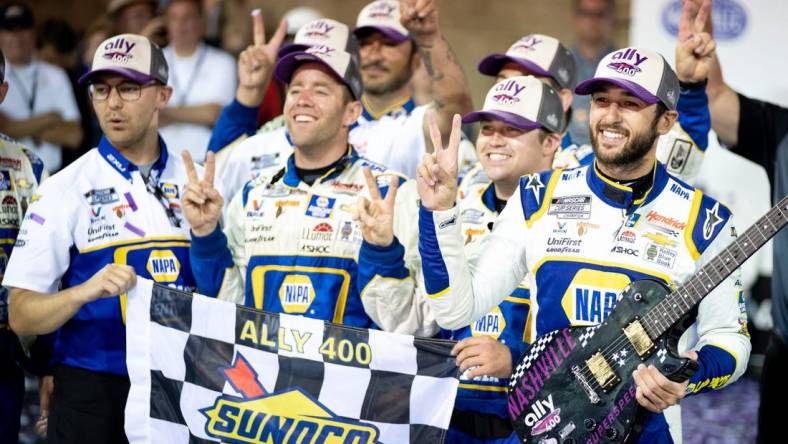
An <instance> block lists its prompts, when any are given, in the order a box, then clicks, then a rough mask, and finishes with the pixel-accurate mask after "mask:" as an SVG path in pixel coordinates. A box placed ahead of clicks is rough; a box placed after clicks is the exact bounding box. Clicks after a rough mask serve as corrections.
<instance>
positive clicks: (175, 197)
mask: <svg viewBox="0 0 788 444" xmlns="http://www.w3.org/2000/svg"><path fill="white" fill-rule="evenodd" d="M167 76H168V68H167V62H166V61H165V59H164V55H163V54H162V51H161V49H160V48H159V47H158V46H156V45H155V44H153V43H151V42H150V41H149V40H148V39H147V38H145V37H142V36H139V35H134V34H121V35H118V36H115V37H112V38H110V39H107V40H105V41H104V42H102V43H101V44H100V45H99V47H98V49H97V50H96V54H95V56H94V58H93V65H92V69H91V71H90V72H88V73H87V74H85V75H84V76H83V77H82V78H81V79H80V81H81V82H87V83H89V84H90V88H89V91H90V95H91V99H92V102H93V108H94V110H95V112H96V115H97V117H98V120H99V123H100V125H101V129H102V131H103V133H104V136H103V137H102V138H101V140H100V142H99V145H98V147H97V148H94V149H93V150H91V151H89V152H88V153H86V154H85V155H83V156H82V157H80V158H79V159H77V160H76V161H75V162H73V163H72V164H70V165H69V166H68V167H67V168H65V169H63V170H62V171H61V172H59V173H57V174H56V175H54V176H52V177H51V178H50V179H48V180H47V182H45V183H44V185H45V186H43V187H41V188H39V196H37V198H34V199H33V200H34V203H33V204H32V205H31V206H30V208H29V210H28V212H27V213H26V215H25V218H24V221H23V222H22V226H21V229H20V235H19V237H18V239H17V241H16V246H15V248H14V251H13V253H12V254H11V258H10V260H9V263H8V268H7V269H6V274H5V278H4V281H3V285H4V286H6V287H8V288H9V290H10V300H9V323H10V325H11V328H12V329H13V330H14V332H16V333H17V334H18V335H20V336H21V335H35V334H45V333H50V332H53V331H57V334H56V341H55V345H54V356H53V362H54V364H55V369H54V386H55V391H54V399H53V401H52V404H53V408H52V412H51V414H50V416H49V428H48V435H49V436H48V438H49V442H57V443H66V442H80V443H92V442H95V443H109V442H112V443H117V442H125V441H126V437H125V434H124V431H123V413H124V407H125V404H126V397H127V395H128V390H129V379H128V373H127V370H126V359H125V358H126V346H125V344H126V333H125V328H124V325H123V321H124V314H125V310H124V308H125V293H126V291H127V290H128V289H130V288H131V287H133V286H134V283H135V281H136V276H137V275H139V276H141V277H145V278H148V279H152V280H154V281H156V282H159V283H162V284H166V285H170V286H174V287H178V288H182V289H187V290H190V289H193V283H194V278H193V276H192V273H191V266H190V264H189V244H190V240H189V226H188V223H187V222H186V221H185V220H184V219H183V217H182V214H181V208H180V193H181V192H182V191H183V189H184V185H185V183H186V182H187V179H186V170H185V167H184V165H183V162H182V161H181V159H180V157H179V156H177V155H171V154H169V153H168V152H167V147H166V145H165V144H164V141H163V140H162V139H161V137H159V135H158V121H159V113H160V112H161V110H162V109H163V108H164V107H165V106H166V105H167V101H168V100H169V99H170V95H171V94H172V90H171V89H170V88H169V87H168V86H166V85H167ZM118 296H119V297H118Z"/></svg>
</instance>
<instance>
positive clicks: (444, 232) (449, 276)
mask: <svg viewBox="0 0 788 444" xmlns="http://www.w3.org/2000/svg"><path fill="white" fill-rule="evenodd" d="M458 213H459V209H458V206H457V205H455V206H454V208H452V209H451V210H447V211H435V212H430V211H427V210H425V209H423V208H422V209H421V211H420V214H419V230H420V231H419V252H420V253H421V260H422V272H423V273H424V280H425V288H426V291H427V299H428V301H429V303H430V306H431V308H432V310H433V312H434V315H435V319H436V320H437V322H438V325H440V326H441V327H443V328H446V329H450V330H456V329H459V328H462V327H465V326H466V325H470V324H471V323H472V322H474V321H476V320H477V319H479V318H480V317H482V316H483V315H484V314H485V313H487V312H489V311H490V310H491V309H492V308H493V307H495V306H496V305H498V304H499V303H500V302H501V301H502V300H503V299H504V298H505V297H506V296H507V295H509V294H511V293H512V291H514V289H515V288H517V286H518V284H520V282H522V280H523V278H524V277H525V275H526V273H527V271H528V267H527V265H526V262H525V258H526V256H525V237H526V236H527V233H526V232H525V223H524V220H525V217H524V213H523V209H522V204H521V201H520V190H519V188H518V190H517V191H516V192H515V193H514V195H513V196H512V197H511V198H510V199H509V201H508V203H507V205H506V208H504V210H503V211H502V212H501V214H500V216H499V217H498V220H497V221H496V222H495V226H494V227H493V230H492V232H491V233H490V234H489V235H487V236H485V238H484V239H483V240H482V241H481V244H480V246H479V248H478V249H476V250H475V251H474V253H473V254H472V256H471V257H469V258H466V257H465V248H464V239H463V236H462V227H461V225H462V224H461V221H460V217H459V214H458Z"/></svg>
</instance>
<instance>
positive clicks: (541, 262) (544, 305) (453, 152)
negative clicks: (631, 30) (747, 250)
mask: <svg viewBox="0 0 788 444" xmlns="http://www.w3.org/2000/svg"><path fill="white" fill-rule="evenodd" d="M693 7H694V6H693V5H692V4H691V3H690V2H687V3H686V4H685V10H684V13H683V17H682V21H681V30H680V35H679V42H680V43H679V45H678V47H677V60H678V62H677V70H678V76H677V75H676V73H675V72H674V71H673V70H672V69H671V67H670V66H669V65H668V64H667V62H665V60H664V58H663V57H662V56H661V55H659V54H657V53H655V52H653V51H649V50H646V49H642V48H623V49H621V50H618V51H614V52H613V53H611V54H609V55H608V56H606V57H605V58H604V59H603V60H602V61H601V62H600V64H599V66H598V68H597V71H596V74H595V76H594V77H593V78H592V79H589V80H587V81H585V82H582V83H581V84H580V85H578V87H577V89H576V92H577V93H578V94H590V95H591V96H592V100H591V112H590V129H591V140H592V145H593V149H594V154H595V156H596V160H595V162H594V164H593V165H589V166H585V167H580V168H576V169H572V170H554V171H546V172H543V173H540V174H534V175H530V176H525V177H523V178H522V179H521V181H520V185H519V187H518V190H517V191H516V192H515V194H514V195H513V196H512V198H511V199H510V200H509V204H508V205H507V206H506V208H505V209H504V210H503V212H502V213H501V215H500V217H499V219H498V221H497V222H496V224H495V228H494V229H493V231H492V233H490V234H489V235H488V237H487V238H486V239H485V245H483V246H482V247H481V248H480V250H481V251H480V252H479V253H478V254H474V255H473V256H471V257H469V258H466V256H465V254H464V249H463V242H464V238H463V236H462V232H461V230H460V224H459V223H458V221H459V219H460V215H459V214H458V209H457V206H456V205H455V201H456V195H457V190H456V175H457V146H456V144H452V143H450V144H449V146H448V147H447V148H446V149H441V148H440V146H441V144H440V141H439V140H438V141H434V142H437V143H436V145H435V146H436V147H437V148H436V151H435V153H433V154H430V155H426V156H425V157H424V162H423V164H422V165H420V166H419V169H418V177H417V188H418V192H419V195H420V197H421V209H420V214H419V250H420V254H421V257H422V270H423V273H424V276H425V287H426V291H427V293H428V302H429V304H430V306H431V308H432V310H433V313H434V314H435V317H436V320H437V322H438V323H439V324H440V325H441V326H442V327H443V328H448V329H457V328H461V327H463V326H465V325H468V324H470V323H471V322H473V321H475V320H476V319H479V318H480V317H481V316H482V315H483V314H484V313H486V312H487V311H489V310H490V309H491V308H492V307H494V306H495V305H497V304H498V303H499V302H500V301H501V299H503V297H504V296H505V295H507V294H510V293H511V291H512V290H513V289H514V288H515V287H516V286H517V285H518V284H519V283H520V282H521V280H522V279H523V278H524V277H525V276H526V274H527V273H528V272H530V275H531V285H530V286H531V292H532V296H531V301H532V302H531V315H532V317H533V319H532V323H531V326H532V332H531V333H532V335H531V336H532V337H534V338H545V340H543V341H540V340H539V339H537V341H536V342H535V343H534V344H533V345H532V347H531V350H530V351H529V352H527V354H529V355H530V356H531V357H534V360H535V362H527V363H526V364H525V366H526V367H529V366H531V365H532V364H533V367H532V368H531V369H530V371H528V372H525V373H523V372H522V367H520V366H518V370H517V371H516V372H515V374H514V375H513V376H512V381H513V382H512V385H511V386H510V398H509V413H510V415H511V417H512V418H513V419H514V420H515V421H514V426H515V429H516V430H517V431H518V434H520V436H521V437H525V438H528V440H529V442H530V441H531V440H533V441H534V442H536V441H538V440H539V439H543V438H547V437H548V436H549V437H551V438H555V439H556V441H553V442H558V439H559V438H560V440H561V442H580V441H581V439H582V441H583V442H586V441H589V442H597V441H598V440H599V439H608V440H611V441H614V442H616V441H620V440H622V439H624V438H626V437H627V436H629V438H632V437H634V436H635V435H634V434H637V433H640V442H672V441H679V442H680V440H681V437H680V436H681V435H680V434H681V427H680V416H679V411H678V409H675V408H674V409H668V407H670V406H673V405H677V404H678V403H679V401H680V400H681V399H682V398H683V397H684V396H685V395H686V394H688V393H697V392H700V391H704V390H709V389H716V388H720V387H723V386H724V385H726V384H729V383H731V382H733V381H735V380H736V379H737V378H738V377H739V376H741V374H742V373H744V370H745V369H746V365H747V361H748V358H749V353H750V342H749V337H748V336H747V334H746V329H745V328H744V327H743V326H744V325H746V318H745V314H744V313H743V311H742V309H743V302H741V301H740V292H741V289H740V288H739V285H737V279H736V275H737V273H736V272H734V273H733V275H732V276H729V277H728V278H727V279H725V280H724V281H723V282H722V283H721V284H720V285H719V287H717V288H716V289H714V290H713V291H711V292H710V293H709V292H708V291H707V292H705V293H703V294H702V295H700V296H699V297H698V298H697V300H700V298H702V297H703V296H705V299H703V301H702V302H700V304H699V305H697V308H696V309H694V310H693V307H694V306H695V305H694V304H697V301H694V304H693V303H690V302H692V301H690V302H687V301H686V300H685V301H684V304H682V305H681V306H679V305H676V304H674V305H672V306H669V307H667V309H668V310H669V311H670V312H668V311H665V312H654V311H649V312H648V314H647V315H646V313H642V314H641V316H635V317H634V318H633V319H635V320H634V321H633V322H631V323H630V324H629V325H628V326H625V327H626V328H624V329H623V331H624V333H625V334H626V336H623V335H621V334H619V336H620V337H616V338H615V339H613V340H612V341H611V342H610V343H609V344H602V345H601V346H600V349H599V353H596V354H595V355H594V356H593V357H592V358H591V359H588V360H585V361H584V363H583V369H579V367H578V369H579V370H577V371H575V370H576V369H575V367H577V366H576V365H573V366H572V367H573V368H572V372H575V373H574V377H572V373H570V371H569V370H568V369H564V368H563V367H562V363H564V364H573V362H569V361H571V360H572V358H571V357H570V354H571V352H572V351H573V349H575V348H576V349H577V350H580V349H582V348H584V347H585V346H586V345H587V344H588V343H589V341H590V340H591V338H592V337H593V335H594V331H595V330H593V329H587V330H586V331H588V333H587V334H585V336H583V337H579V338H578V337H573V336H572V334H570V333H566V331H564V333H565V335H564V336H565V337H564V338H562V341H554V340H553V338H554V337H555V336H556V334H554V333H551V332H553V331H555V330H558V329H562V328H564V327H567V326H578V327H579V326H593V325H597V324H604V325H607V323H606V320H607V319H608V315H610V314H611V311H612V310H613V308H614V307H615V306H616V304H617V303H619V302H621V303H622V304H623V303H624V301H623V300H622V299H620V296H619V294H620V293H621V292H622V290H625V289H626V288H628V287H629V286H630V284H631V283H632V282H633V281H635V280H639V279H651V280H654V281H657V282H660V283H661V284H665V285H673V286H675V285H678V284H681V283H684V282H687V281H689V280H690V278H692V277H693V273H694V272H695V271H696V270H698V269H699V268H700V267H701V266H702V265H704V264H706V263H707V262H708V261H710V260H711V259H712V258H713V257H714V256H716V254H717V253H718V252H719V251H721V250H722V249H723V248H724V247H725V245H727V244H728V243H730V242H731V241H732V240H734V238H735V237H736V230H735V228H734V227H733V225H732V222H731V213H730V211H729V210H728V209H727V208H726V207H725V206H724V205H722V204H721V203H719V202H717V201H716V200H714V199H712V198H710V197H708V196H705V195H704V194H703V193H702V192H701V191H699V190H696V189H694V188H693V187H691V186H689V185H687V184H685V183H683V182H681V181H680V180H678V179H676V178H674V177H673V176H671V175H670V174H669V173H667V171H666V170H665V167H664V166H663V165H661V164H660V163H658V162H657V160H656V143H655V142H656V139H657V137H658V136H659V135H662V134H665V133H667V132H668V131H669V130H670V128H671V127H672V126H673V123H674V122H675V120H676V117H677V113H676V112H675V106H676V100H677V98H678V94H679V88H680V82H681V83H682V85H681V86H684V87H686V86H688V84H692V83H698V82H704V81H705V78H706V74H707V72H708V66H709V61H710V56H711V55H712V53H713V51H714V47H715V44H714V41H713V40H712V39H711V37H710V36H709V34H707V33H704V32H703V23H704V21H705V17H706V16H707V15H708V13H709V9H710V5H709V3H708V2H707V3H705V4H704V6H703V7H702V8H701V11H700V12H699V13H698V14H697V18H696V20H695V22H694V23H692V19H691V18H690V17H691V16H692V15H693V13H694V12H695V11H693V10H692V8H693ZM456 139H457V138H453V140H456ZM745 246H746V243H745ZM736 264H738V262H737V263H736ZM734 268H735V267H734ZM727 271H728V272H730V271H731V270H727ZM693 279H694V278H693ZM715 285H716V283H715ZM703 287H705V285H704V286H703ZM712 288H714V287H713V286H710V287H709V290H711V289H712ZM704 289H705V288H700V290H704ZM699 293H700V292H699ZM706 293H708V295H706ZM644 295H645V296H643V295H641V294H640V293H637V294H636V295H635V297H634V299H635V301H640V300H641V299H649V294H646V293H645V292H644ZM679 296H684V297H687V298H688V297H689V296H687V295H686V294H685V295H681V294H680V295H679ZM626 302H627V305H628V306H627V307H622V310H623V309H626V310H630V307H629V305H632V304H631V303H629V301H626ZM677 302H678V303H679V304H681V303H682V301H680V300H679V301H677ZM622 310H618V311H616V313H615V314H614V315H613V316H611V319H613V318H615V317H616V315H618V314H620V312H621V311H622ZM684 312H688V313H689V323H692V325H691V326H689V328H688V329H687V331H686V332H685V333H684V334H683V335H682V336H681V338H680V340H679V341H678V350H679V351H681V352H684V356H688V357H689V358H691V361H688V360H680V359H679V358H678V356H676V351H675V350H673V349H672V348H671V347H670V345H668V346H663V348H661V349H659V346H660V345H659V344H662V342H660V341H663V340H664V339H663V338H664V337H665V336H667V333H665V330H668V329H669V327H670V326H672V325H674V324H675V323H676V322H677V321H676V319H675V316H676V315H678V314H682V313H684ZM679 323H680V322H679ZM665 326H667V327H665ZM655 331H659V332H662V333H660V334H661V336H659V335H654V334H653V333H654V332H655ZM602 332H603V330H602V329H600V330H599V334H600V335H602ZM619 333H620V332H619ZM558 336H561V334H558ZM652 340H653V342H652ZM550 341H552V342H551V343H549V344H548V342H550ZM555 344H558V346H557V348H555ZM551 347H553V348H555V349H551ZM657 349H659V350H658V351H657ZM577 350H576V351H577ZM542 352H544V354H543V355H540V356H538V357H537V356H536V355H537V354H540V353H542ZM651 355H659V358H660V359H661V360H660V359H656V360H654V359H652V358H649V357H650V356H651ZM472 358H473V357H472V356H464V354H463V353H462V352H461V353H460V355H459V356H458V361H459V362H460V363H462V362H463V361H464V360H466V359H472ZM638 358H639V359H638ZM647 358H648V359H649V360H650V361H651V362H656V366H655V365H643V364H640V365H637V364H638V363H639V362H641V361H644V360H646V359H647ZM673 359H675V360H676V361H675V362H680V364H677V365H676V366H675V367H674V368H673V369H672V370H671V371H668V370H666V368H667V367H666V366H661V365H660V362H663V363H664V362H665V361H669V362H670V361H671V360H673ZM658 367H659V368H658ZM616 369H621V371H618V372H617V371H616ZM630 369H631V370H630ZM624 370H627V371H626V372H624ZM632 370H634V372H632V373H630V372H631V371H632ZM660 370H661V371H660ZM564 371H565V372H566V373H567V374H568V375H569V377H567V379H566V384H564V385H563V386H561V387H560V388H559V389H557V390H556V391H555V392H553V393H545V392H544V390H542V386H543V385H545V383H546V380H547V379H548V378H551V377H552V376H553V375H554V374H560V373H562V372H564ZM663 373H665V374H668V376H666V375H665V374H663ZM688 378H689V379H688ZM620 382H622V383H621V384H619V383H620ZM516 384H517V385H518V386H517V388H516V389H514V386H515V385H516ZM616 385H618V386H624V387H629V386H630V385H631V388H629V389H626V388H625V389H624V390H623V391H622V392H621V393H622V395H621V396H620V397H618V398H613V399H612V400H609V399H608V398H607V397H606V396H609V393H610V392H615V393H619V392H616V390H618V389H617V388H616V387H615V386H616ZM624 392H626V393H624ZM589 400H590V404H594V405H597V406H599V408H600V409H602V410H604V415H603V416H602V417H603V418H605V420H604V421H602V420H601V419H598V420H593V419H588V420H586V421H582V420H581V421H579V422H578V421H570V420H569V419H568V418H567V415H566V414H567V413H568V412H570V411H573V410H576V407H577V405H579V404H581V403H582V402H583V401H585V402H586V403H589ZM634 400H637V403H638V404H639V405H640V406H642V407H644V408H645V409H646V410H648V411H649V412H650V413H649V414H648V415H646V417H645V418H642V419H643V421H640V422H639V424H638V425H637V426H635V425H634V423H635V422H636V421H637V419H632V420H630V419H625V416H624V414H623V413H624V412H625V411H629V410H630V408H631V407H633V406H634V402H633V401H634ZM607 401H611V402H610V403H607ZM562 409H563V412H561V410H562ZM666 409H667V410H666ZM663 412H664V414H663ZM562 417H563V418H565V419H564V420H562V419H561V418H562ZM633 432H634V434H633ZM537 435H541V436H537ZM531 437H533V438H531Z"/></svg>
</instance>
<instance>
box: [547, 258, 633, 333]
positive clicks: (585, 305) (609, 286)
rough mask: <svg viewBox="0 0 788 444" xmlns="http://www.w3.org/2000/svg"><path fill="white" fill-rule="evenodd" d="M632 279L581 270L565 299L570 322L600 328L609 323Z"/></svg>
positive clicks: (565, 309) (565, 311) (573, 280)
mask: <svg viewBox="0 0 788 444" xmlns="http://www.w3.org/2000/svg"><path fill="white" fill-rule="evenodd" d="M629 282H630V279H629V276H627V275H625V274H622V273H610V272H605V271H597V270H587V269H584V270H580V271H578V272H577V274H576V275H575V277H574V279H572V283H571V284H569V287H568V288H567V290H566V293H564V296H563V298H562V299H561V306H562V307H563V309H564V313H565V314H566V317H567V319H569V322H571V324H572V325H573V326H575V325H596V324H599V323H601V322H603V321H604V320H605V319H607V317H608V315H609V314H610V312H611V311H613V308H614V307H615V306H616V303H617V302H618V295H619V294H620V293H621V290H623V289H624V287H626V286H627V285H628V284H629Z"/></svg>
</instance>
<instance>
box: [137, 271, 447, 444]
mask: <svg viewBox="0 0 788 444" xmlns="http://www.w3.org/2000/svg"><path fill="white" fill-rule="evenodd" d="M126 325H127V359H126V361H127V364H128V370H129V377H130V379H131V390H130V392H129V399H128V402H127V404H126V434H127V436H128V438H129V441H130V442H131V443H139V442H145V443H147V442H167V443H192V442H219V441H225V442H236V443H246V442H249V443H256V442H262V443H288V442H299V443H324V442H325V443H407V442H411V443H417V442H418V443H422V442H430V443H432V442H435V443H440V442H442V441H443V438H444V437H445V433H446V429H447V428H448V426H449V420H450V418H451V413H452V408H453V406H454V398H455V395H456V391H457V385H458V380H457V378H456V376H457V367H456V365H455V363H454V358H453V357H452V356H450V351H451V347H452V345H453V342H450V341H443V340H433V339H422V338H414V337H412V336H404V335H396V334H392V333H386V332H382V331H379V330H365V329H358V328H349V327H343V326H340V325H336V324H330V323H328V322H324V321H320V320H316V319H309V318H304V317H299V316H290V315H285V314H272V313H266V312H261V311H257V310H254V309H250V308H247V307H242V306H237V305H235V304H232V303H229V302H225V301H220V300H216V299H213V298H208V297H205V296H201V295H197V294H195V295H193V296H192V295H191V294H189V293H184V292H181V291H177V290H174V289H170V288H168V287H163V286H160V285H157V284H153V283H152V282H151V281H148V280H145V279H139V278H138V280H137V285H136V287H135V288H134V290H132V291H130V292H129V298H128V310H127V324H126Z"/></svg>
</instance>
